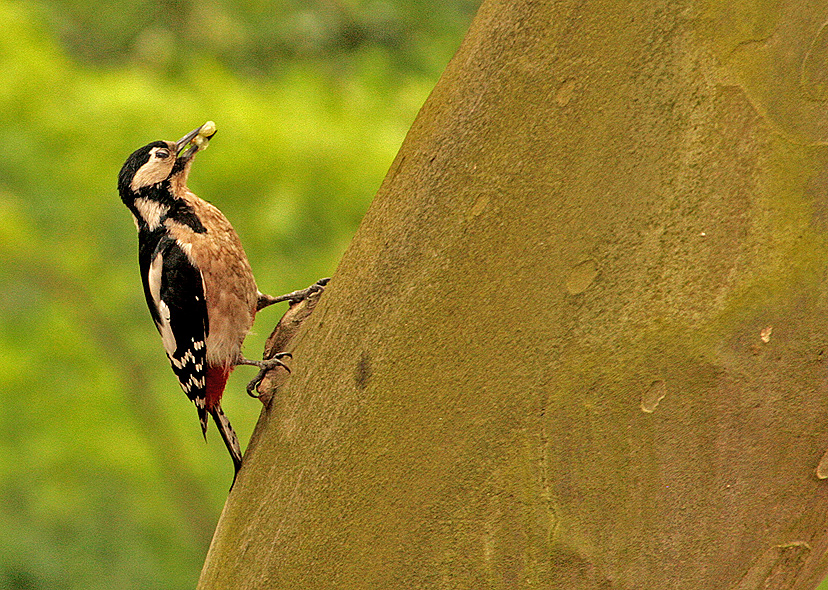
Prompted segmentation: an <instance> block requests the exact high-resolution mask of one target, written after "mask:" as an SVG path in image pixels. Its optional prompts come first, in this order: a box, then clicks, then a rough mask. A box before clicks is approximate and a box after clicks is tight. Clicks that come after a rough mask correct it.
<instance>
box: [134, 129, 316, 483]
mask: <svg viewBox="0 0 828 590" xmlns="http://www.w3.org/2000/svg"><path fill="white" fill-rule="evenodd" d="M215 132H216V130H215V124H214V123H212V122H211V121H208V122H207V123H205V124H204V125H202V126H201V127H199V128H197V129H194V130H193V131H191V132H190V133H188V134H187V135H185V136H184V137H182V138H181V139H179V140H178V141H177V142H171V141H154V142H152V143H149V144H147V145H145V146H144V147H142V148H140V149H138V150H136V151H135V152H133V153H132V154H131V155H130V156H129V158H127V161H126V163H124V165H123V167H122V168H121V172H120V174H119V175H118V192H119V193H120V196H121V200H122V201H123V202H124V204H125V205H126V206H127V207H128V208H129V210H130V211H131V212H132V215H133V217H134V218H135V225H136V227H137V228H138V263H139V266H140V271H141V280H142V282H143V284H144V296H145V297H146V300H147V305H148V306H149V310H150V314H151V315H152V319H153V320H154V322H155V327H156V328H157V329H158V331H159V333H160V334H161V341H162V343H163V345H164V350H165V351H166V353H167V357H168V358H169V360H170V364H171V365H172V370H173V372H174V373H175V376H176V377H177V378H178V382H179V384H180V385H181V388H182V389H183V390H184V393H186V394H187V396H188V397H189V398H190V400H192V401H193V402H194V403H195V406H196V410H197V411H198V417H199V420H200V421H201V430H202V434H204V436H205V438H206V436H207V420H208V418H207V416H208V415H210V416H212V417H213V420H214V421H215V423H216V427H217V428H218V430H219V432H220V433H221V437H222V439H224V443H225V445H226V446H227V450H228V451H229V452H230V457H231V458H232V459H233V465H234V467H235V474H238V472H239V468H240V467H241V463H242V455H241V449H240V447H239V440H238V438H237V437H236V434H235V432H234V431H233V427H232V426H231V425H230V422H229V420H228V419H227V417H226V416H225V415H224V412H222V410H221V397H222V394H223V393H224V388H225V385H226V383H227V379H228V377H229V376H230V372H231V371H232V370H233V368H234V367H235V366H236V365H255V366H258V367H259V368H260V375H263V374H264V371H266V370H268V369H270V368H272V367H274V366H277V365H281V366H284V367H285V368H287V367H286V366H285V365H284V364H283V363H282V361H281V359H283V358H285V357H287V356H290V355H289V354H287V353H281V354H278V355H276V356H275V357H274V358H273V359H271V360H268V361H254V360H249V359H246V358H245V357H244V356H243V355H242V351H241V348H242V343H243V341H244V338H245V336H246V335H247V333H248V331H249V330H250V327H251V326H252V325H253V319H254V317H255V315H256V312H257V311H259V310H260V309H262V308H263V307H266V306H268V305H271V304H273V303H277V302H279V301H298V300H301V299H302V298H303V297H306V296H307V295H308V294H309V293H311V292H313V291H314V290H317V289H319V288H321V285H323V284H324V283H325V282H326V280H324V279H323V281H320V282H319V283H317V284H316V285H311V287H308V288H307V289H303V290H300V291H294V292H293V293H290V294H288V295H283V296H281V297H270V296H268V295H264V294H263V293H261V292H259V290H258V289H257V287H256V281H255V279H254V278H253V273H252V271H251V269H250V263H249V262H248V260H247V256H246V255H245V253H244V249H243V248H242V245H241V242H240V241H239V237H238V235H237V234H236V232H235V230H233V227H232V226H231V225H230V222H229V221H227V218H226V217H225V216H224V215H223V214H222V213H221V211H219V210H218V209H217V208H216V207H214V206H213V205H211V204H210V203H208V202H207V201H205V200H203V199H200V198H199V197H197V196H196V195H195V194H193V193H192V192H191V191H190V190H189V189H188V188H187V176H188V174H189V172H190V166H191V165H192V161H193V156H195V154H196V153H197V152H198V151H199V150H201V149H204V148H205V147H206V146H207V143H208V142H209V140H210V138H211V137H212V136H213V135H214V134H215ZM254 381H255V380H254ZM251 388H252V387H248V391H251ZM234 481H235V475H234Z"/></svg>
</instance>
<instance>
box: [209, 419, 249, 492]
mask: <svg viewBox="0 0 828 590" xmlns="http://www.w3.org/2000/svg"><path fill="white" fill-rule="evenodd" d="M210 415H211V416H213V421H214V422H215V423H216V427H217V428H218V431H219V433H220V434H221V438H222V439H223V440H224V444H225V445H226V446H227V451H228V452H229V453H230V457H231V458H232V459H233V467H234V468H235V470H236V472H235V473H234V474H233V483H236V476H237V475H238V474H239V469H241V464H242V454H241V447H240V446H239V438H238V437H237V436H236V432H235V431H234V430H233V427H232V426H230V420H228V419H227V416H225V415H224V412H222V411H221V406H216V407H215V408H213V409H211V410H210ZM231 489H232V486H231Z"/></svg>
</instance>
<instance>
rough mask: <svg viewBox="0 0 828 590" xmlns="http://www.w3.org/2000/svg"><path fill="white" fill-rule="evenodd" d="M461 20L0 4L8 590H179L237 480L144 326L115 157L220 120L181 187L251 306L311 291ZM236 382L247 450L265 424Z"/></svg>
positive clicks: (416, 1) (453, 5)
mask: <svg viewBox="0 0 828 590" xmlns="http://www.w3.org/2000/svg"><path fill="white" fill-rule="evenodd" d="M475 7H476V3H474V2H468V1H466V0H455V1H452V2H426V1H425V0H408V1H399V2H360V1H355V0H340V1H336V0H328V1H322V0H320V1H317V2H299V1H298V0H297V1H294V0H283V1H280V2H262V1H256V0H247V1H244V0H239V1H236V2H217V1H202V2H195V1H178V2H175V1H167V2H148V1H140V0H139V1H133V2H124V1H120V0H116V1H114V2H109V3H105V4H101V3H95V2H81V1H78V0H53V1H48V2H46V1H42V2H31V3H22V2H16V1H11V0H0V23H1V24H2V27H3V31H4V33H3V35H2V36H0V82H2V83H0V261H1V262H2V264H0V296H1V297H2V299H0V301H2V305H1V306H0V395H2V406H0V426H2V433H3V436H2V437H0V448H1V449H2V451H3V452H2V453H0V475H1V476H2V477H0V589H5V588H21V589H23V588H72V589H74V588H78V589H80V588H83V589H94V588H102V589H103V588H107V589H113V588H171V589H172V588H190V587H193V586H194V584H195V581H196V579H197V576H198V572H199V570H200V567H201V563H202V561H203V557H204V554H205V552H206V549H207V545H208V543H209V539H210V536H211V534H212V530H213V527H214V525H215V522H216V520H217V517H218V513H219V511H220V509H221V506H222V504H223V501H224V498H225V497H226V493H227V488H228V487H229V484H230V481H231V478H232V466H231V464H230V461H229V458H228V457H227V456H226V452H225V450H224V448H223V445H222V444H221V443H220V440H219V439H218V437H217V436H216V435H215V433H214V432H212V431H211V432H210V433H208V439H209V444H208V445H204V442H203V440H202V439H201V436H200V434H199V432H200V429H199V427H198V423H197V419H196V415H195V411H194V409H193V408H192V405H191V404H190V403H189V402H188V401H187V399H186V397H185V396H184V395H183V393H181V391H180V390H179V389H178V386H177V385H176V382H175V379H174V378H173V375H172V372H171V371H170V370H169V367H168V364H167V360H166V358H165V356H164V354H163V350H162V348H161V345H160V341H159V339H158V335H157V334H156V332H155V330H154V328H153V327H152V323H151V321H150V319H149V314H148V312H147V310H146V309H145V304H144V301H143V296H142V293H141V287H140V278H139V276H138V270H137V263H136V258H137V255H136V237H135V230H134V228H133V226H132V220H131V219H130V216H129V213H128V212H127V210H126V209H125V208H124V207H123V205H122V204H121V203H120V202H119V199H118V195H117V192H116V189H115V180H116V176H117V173H118V170H119V169H120V166H121V164H122V163H123V161H124V160H125V159H126V157H127V155H128V154H129V153H130V152H131V151H132V150H134V149H136V148H138V147H140V146H141V145H144V144H146V143H148V142H150V141H153V140H156V139H177V138H178V137H180V136H181V135H183V134H184V133H186V132H187V131H189V130H190V129H192V128H194V127H196V126H197V125H199V124H201V123H203V122H204V121H206V120H208V119H213V120H215V121H216V123H217V124H218V129H219V133H218V135H217V136H216V138H215V139H214V140H213V141H212V142H211V147H210V149H209V150H208V151H207V152H205V153H204V154H201V155H199V157H198V160H197V162H196V163H195V165H194V167H193V172H192V174H191V177H190V179H191V180H190V186H191V188H192V189H193V190H194V191H195V192H196V193H197V194H199V195H200V196H202V197H204V198H207V199H208V200H210V201H212V202H214V203H215V204H216V205H218V206H219V207H220V208H221V209H222V210H223V211H224V212H225V214H226V215H227V216H228V217H229V218H230V220H231V221H232V222H233V224H234V225H235V227H236V229H237V231H238V232H239V234H240V235H241V237H242V241H243V242H244V244H245V247H246V249H247V252H248V255H249V257H250V259H251V263H252V265H253V268H254V271H255V272H256V276H257V279H258V282H259V286H260V288H261V289H262V290H263V291H266V292H269V293H273V294H278V293H282V292H285V291H289V290H292V289H295V288H299V287H303V286H305V285H307V284H309V283H310V282H312V281H314V280H316V279H317V278H319V277H321V276H326V275H330V274H331V273H332V272H333V270H334V269H335V266H336V263H337V260H338V259H339V256H340V254H341V252H342V251H343V249H344V248H345V246H346V245H347V243H348V241H349V240H350V237H351V235H352V234H353V232H354V230H355V229H356V226H357V224H358V223H359V220H360V219H361V217H362V215H363V213H364V212H365V210H366V208H367V207H368V204H369V203H370V201H371V198H372V197H373V194H374V192H375V191H376V189H377V187H378V186H379V183H380V182H381V181H382V178H383V176H384V174H385V171H386V170H387V169H388V166H389V165H390V163H391V160H392V159H393V157H394V155H395V153H396V151H397V148H398V146H399V144H400V142H401V141H402V139H403V137H404V135H405V132H406V130H407V129H408V127H409V125H410V124H411V121H412V120H413V118H414V116H415V115H416V112H417V110H418V109H419V106H420V105H421V104H422V102H423V100H424V99H425V97H426V96H427V94H428V92H429V91H430V89H431V87H432V86H433V85H434V83H435V82H436V80H437V78H438V77H439V75H440V72H441V70H442V68H443V67H444V65H445V63H446V62H447V61H448V59H449V58H450V57H451V54H452V53H453V51H454V50H455V49H456V47H457V45H458V44H459V42H460V39H461V38H462V35H463V33H464V31H465V28H466V27H467V25H468V22H469V20H470V18H471V16H472V12H473V10H474V8H475ZM279 314H280V310H273V311H266V312H263V313H262V314H261V317H260V318H259V319H258V321H257V324H256V327H255V328H254V329H255V332H256V333H255V334H253V335H251V336H250V338H249V339H248V343H247V346H246V350H247V352H248V353H249V354H250V355H253V356H256V355H258V354H260V352H261V348H262V342H263V339H264V337H266V336H267V334H268V333H269V331H270V329H271V328H272V326H273V325H274V324H275V322H276V321H277V319H278V317H279ZM296 362H301V361H300V360H299V359H297V361H296ZM238 373H239V374H237V375H234V377H233V378H232V380H231V382H230V385H229V387H228V393H227V395H226V397H225V400H226V402H225V409H226V411H227V413H228V415H229V416H230V418H231V420H232V421H233V424H234V426H235V427H236V430H237V431H238V433H239V435H240V437H241V439H242V441H243V443H244V442H246V441H247V439H248V438H249V435H250V433H251V431H252V428H253V425H254V423H255V420H256V418H257V416H258V412H259V407H258V403H257V402H255V401H253V400H250V399H249V398H247V397H246V396H245V395H244V394H243V384H244V383H245V382H246V380H247V379H249V378H250V376H251V375H249V374H248V372H245V371H244V370H243V369H240V370H239V371H238Z"/></svg>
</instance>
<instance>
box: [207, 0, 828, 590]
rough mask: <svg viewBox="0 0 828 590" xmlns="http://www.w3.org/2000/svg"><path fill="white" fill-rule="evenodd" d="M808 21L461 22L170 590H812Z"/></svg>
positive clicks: (822, 534)
mask: <svg viewBox="0 0 828 590" xmlns="http://www.w3.org/2000/svg"><path fill="white" fill-rule="evenodd" d="M825 20H828V13H826V10H825V7H824V4H822V3H817V2H804V1H800V2H783V1H757V2H749V3H741V4H740V3H732V2H727V3H725V2H717V1H712V2H701V1H699V2H692V1H686V2H676V1H673V0H653V1H651V2H636V1H630V2H618V1H616V0H604V1H596V2H592V3H583V2H575V1H560V2H528V1H522V0H518V1H508V2H507V1H496V0H495V1H490V2H485V3H484V5H483V7H482V8H481V11H480V13H479V15H478V16H477V18H476V19H475V21H474V23H473V25H472V28H471V30H470V32H469V34H468V36H467V38H466V40H465V41H464V43H463V45H462V47H461V49H460V50H459V52H458V54H457V55H456V56H455V58H454V59H453V60H452V62H451V64H450V65H449V66H448V68H447V70H446V72H445V74H444V76H443V77H442V79H441V80H440V82H439V83H438V85H437V87H436V88H435V90H434V92H433V94H432V96H431V97H430V98H429V100H428V102H427V103H426V105H425V106H424V107H423V109H422V111H421V113H420V115H419V117H418V119H417V121H416V122H415V124H414V126H413V128H412V129H411V132H410V133H409V136H408V137H407V139H406V141H405V144H404V145H403V147H402V149H401V151H400V153H399V155H398V157H397V159H396V160H395V162H394V164H393V166H392V168H391V170H390V171H389V174H388V177H387V178H386V180H385V183H384V184H383V186H382V188H381V189H380V191H379V194H378V195H377V197H376V199H375V201H374V203H373V204H372V206H371V208H370V210H369V212H368V213H367V215H366V217H365V220H364V221H363V223H362V225H361V226H360V228H359V231H358V232H357V235H356V236H355V238H354V240H353V243H352V244H351V246H350V248H349V249H348V251H347V252H346V254H345V256H344V258H343V260H342V262H341V264H340V266H339V268H338V269H337V271H336V274H335V275H334V278H333V280H332V281H331V283H330V285H329V287H328V289H327V291H326V292H325V294H324V296H323V297H322V299H321V301H320V303H319V306H318V307H317V309H316V311H315V312H314V313H313V315H312V316H311V317H310V318H309V319H308V320H307V321H306V322H305V324H304V326H303V329H302V331H301V332H300V334H299V336H298V340H297V342H296V346H295V349H294V350H293V352H294V360H293V362H292V367H293V370H294V371H293V374H292V376H291V378H290V380H289V382H288V383H287V384H286V385H285V386H284V387H283V388H282V389H280V391H279V392H278V394H277V395H276V396H275V397H274V399H273V401H272V403H271V405H270V407H269V408H268V410H267V411H265V412H263V414H262V418H261V420H260V423H259V425H258V427H257V430H256V433H255V435H254V438H253V441H251V445H250V449H249V451H248V454H247V455H246V457H245V466H244V468H243V469H242V472H241V473H240V475H239V479H238V482H237V483H236V486H235V488H234V490H233V492H232V494H231V495H230V497H229V499H228V502H227V505H226V507H225V510H224V513H223V514H222V518H221V520H220V522H219V526H218V529H217V531H216V535H215V538H214V539H213V544H212V546H211V548H210V552H209V555H208V558H207V562H206V564H205V567H204V571H203V573H202V578H201V582H200V585H199V587H200V588H203V589H208V588H211V589H218V588H222V589H223V588H237V589H252V588H268V589H273V588H303V589H310V588H320V589H321V588H324V589H328V588H354V589H356V588H366V589H368V588H370V589H376V588H432V587H433V588H468V589H472V588H475V589H477V588H510V589H511V588H536V587H542V588H567V589H580V588H584V589H587V588H648V589H649V588H739V589H750V588H767V587H773V588H812V587H815V586H816V585H817V583H818V582H819V580H820V579H821V578H822V577H823V575H824V574H825V572H826V569H828V561H826V547H828V534H826V531H828V481H822V480H820V479H819V478H818V477H817V466H818V464H819V463H820V459H821V458H822V456H823V454H824V453H825V452H826V449H828V395H826V394H827V393H828V389H826V375H827V374H828V373H826V371H828V367H826V349H828V290H826V276H825V269H826V263H828V242H827V241H826V236H828V199H827V198H826V193H828V149H826V147H825V146H824V145H823V143H822V140H823V138H825V137H828V117H826V114H827V113H828V104H826V102H824V101H825V100H826V99H828V82H826V80H828V75H826V74H824V72H826V71H828V41H826V39H828V34H826V33H825V31H824V30H823V26H822V25H823V22H824V21H825ZM825 470H826V471H827V472H828V464H826V468H825ZM820 473H821V472H820ZM768 584H770V586H769V585H768Z"/></svg>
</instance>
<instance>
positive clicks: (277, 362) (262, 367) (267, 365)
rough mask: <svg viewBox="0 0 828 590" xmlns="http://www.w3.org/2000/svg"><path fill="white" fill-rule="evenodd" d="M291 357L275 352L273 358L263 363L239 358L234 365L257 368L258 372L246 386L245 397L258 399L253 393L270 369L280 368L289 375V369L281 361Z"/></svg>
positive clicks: (286, 353)
mask: <svg viewBox="0 0 828 590" xmlns="http://www.w3.org/2000/svg"><path fill="white" fill-rule="evenodd" d="M292 356H293V355H291V354H290V353H289V352H277V353H276V354H274V355H273V358H269V359H267V360H264V361H254V360H250V359H246V358H241V359H240V360H239V361H238V362H237V363H236V364H238V365H251V366H253V367H259V372H258V373H256V376H255V377H253V379H251V381H250V383H248V384H247V395H249V396H250V397H255V398H258V397H259V395H258V394H257V393H255V391H256V388H257V387H258V386H259V383H261V382H262V379H264V377H265V375H266V374H267V372H268V371H270V370H271V369H275V368H276V367H282V368H283V369H284V370H285V371H287V372H288V373H290V367H288V366H287V365H286V364H285V363H283V362H282V359H284V358H291V357H292Z"/></svg>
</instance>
